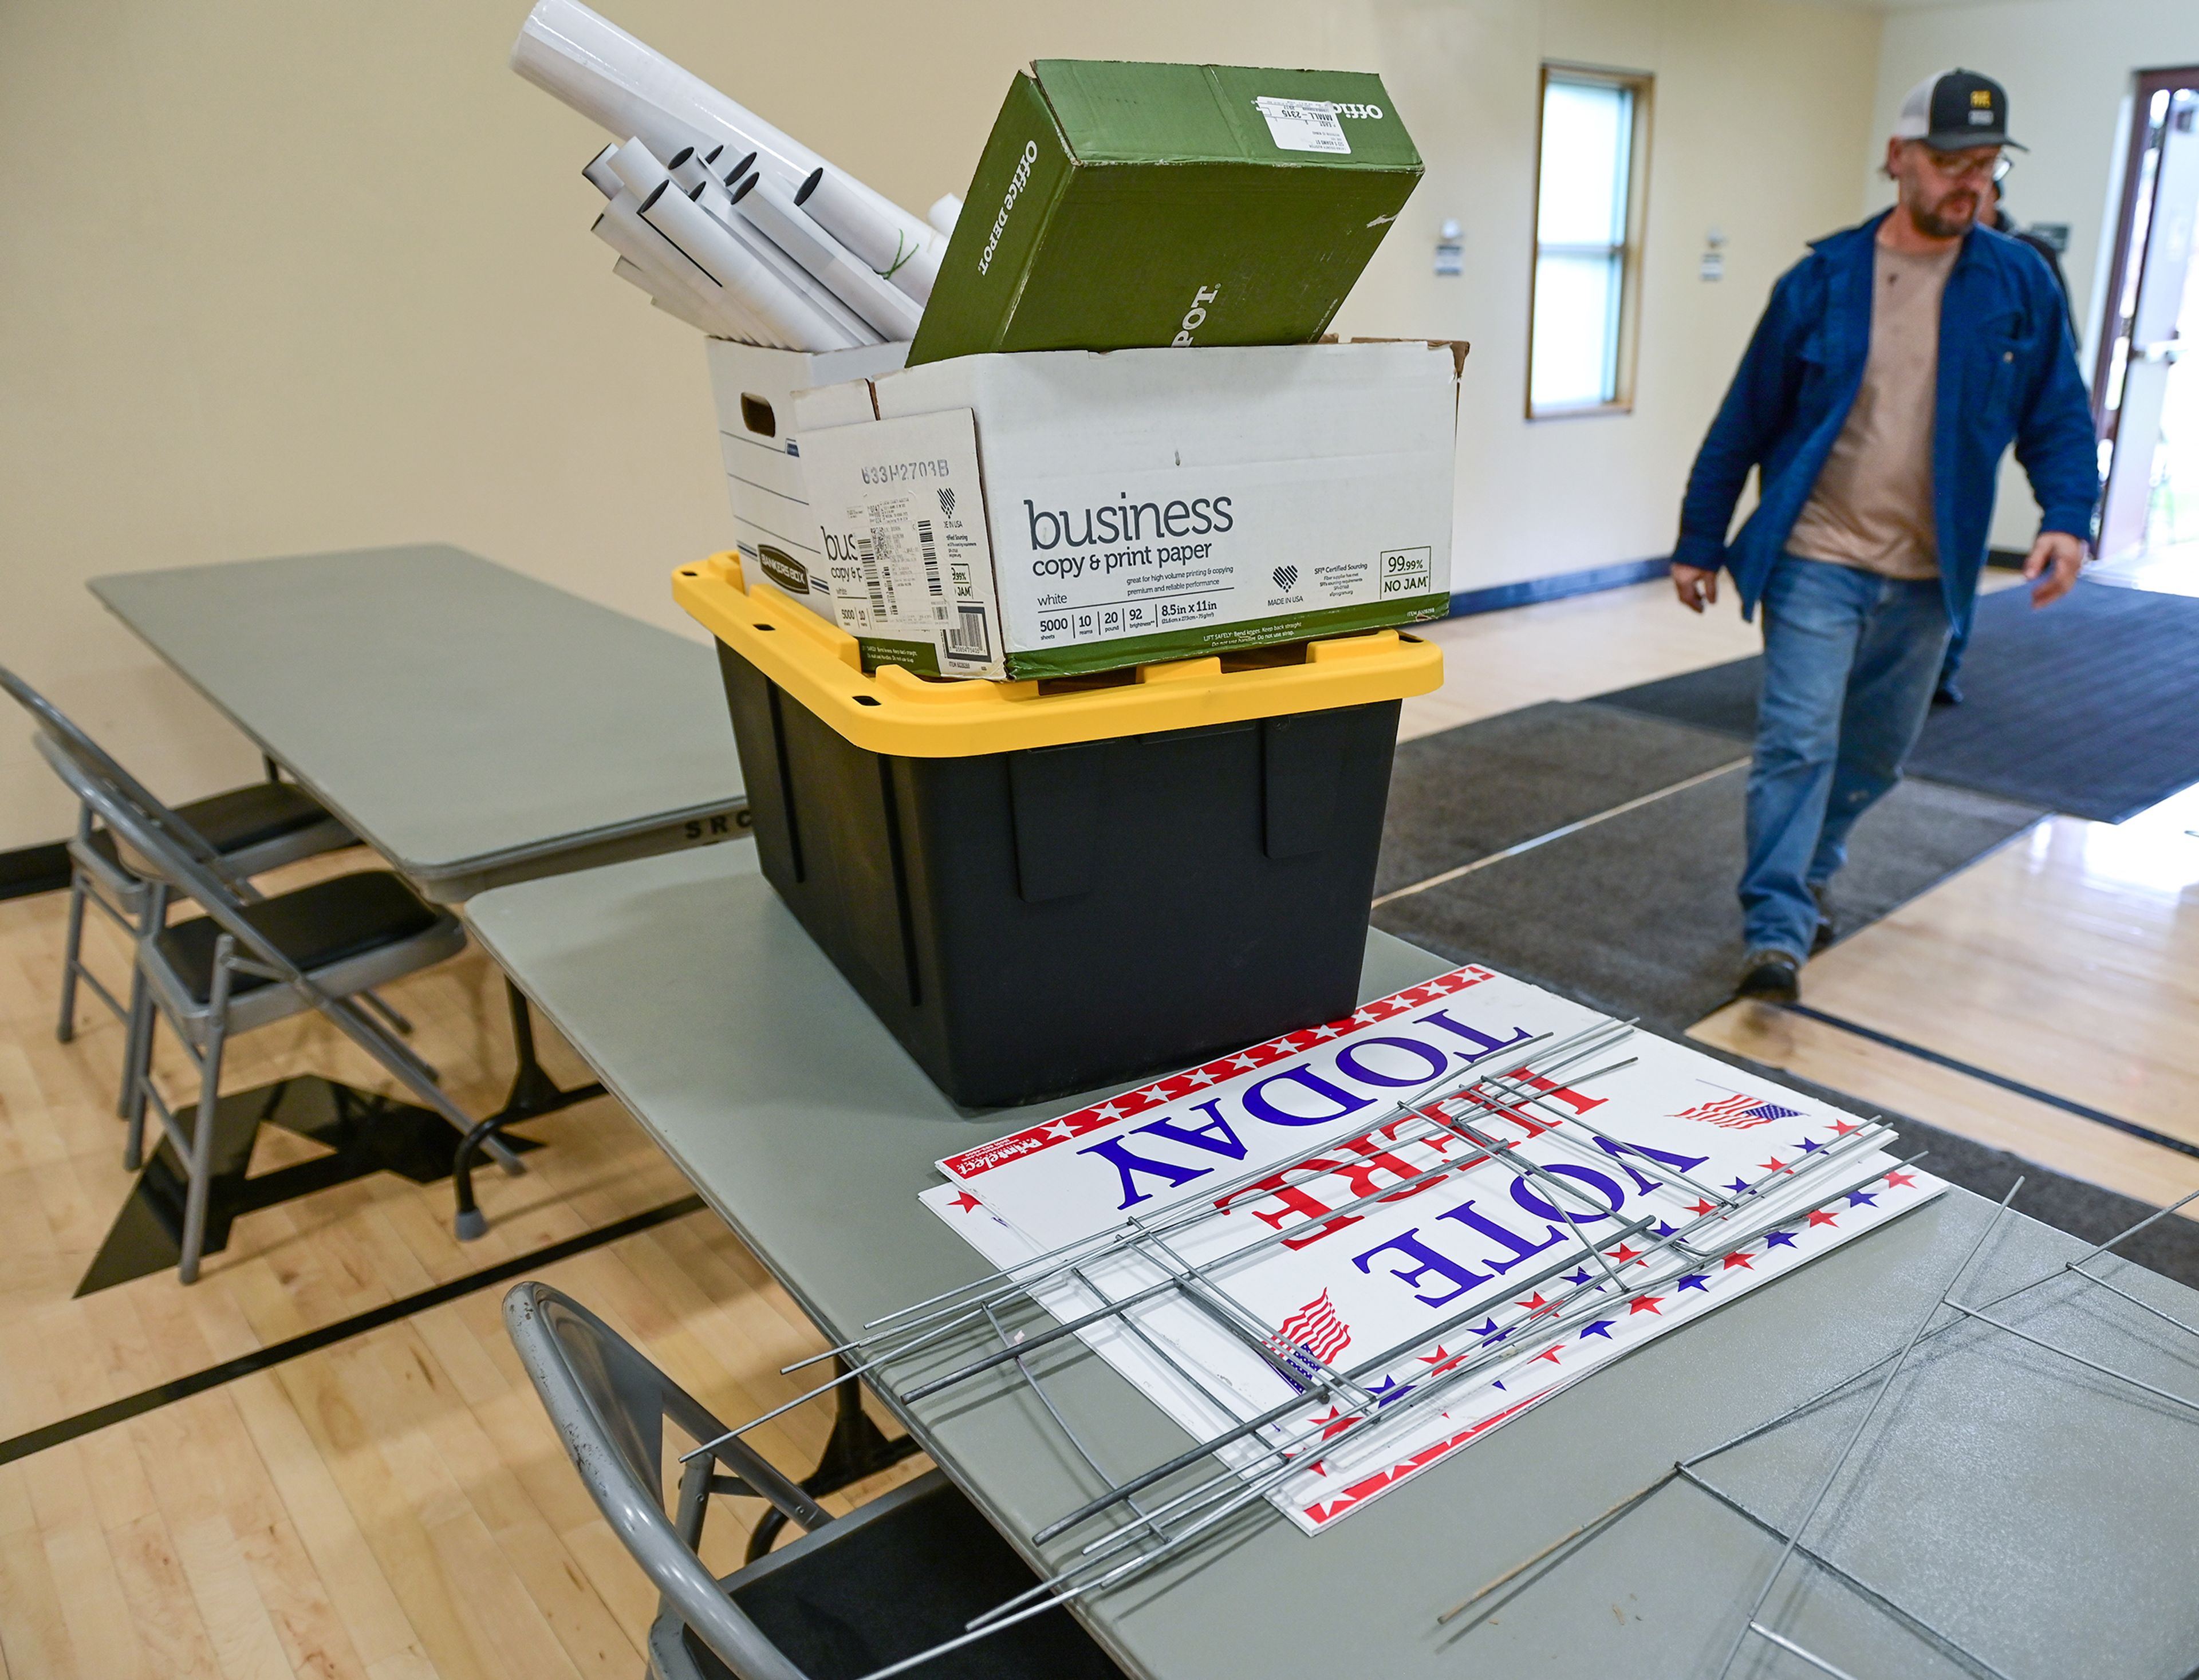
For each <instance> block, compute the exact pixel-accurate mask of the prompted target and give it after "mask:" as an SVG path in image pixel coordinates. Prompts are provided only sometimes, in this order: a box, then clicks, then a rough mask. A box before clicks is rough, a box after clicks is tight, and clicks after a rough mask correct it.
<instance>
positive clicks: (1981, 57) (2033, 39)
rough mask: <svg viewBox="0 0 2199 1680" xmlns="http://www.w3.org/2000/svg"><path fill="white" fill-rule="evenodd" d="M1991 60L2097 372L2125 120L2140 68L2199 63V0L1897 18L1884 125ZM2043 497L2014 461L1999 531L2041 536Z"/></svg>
mask: <svg viewBox="0 0 2199 1680" xmlns="http://www.w3.org/2000/svg"><path fill="white" fill-rule="evenodd" d="M1958 64H1959V65H1963V66H1965V67H1969V68H1970V69H1974V70H1979V71H1982V72H1983V73H1985V74H1986V75H1988V76H1991V77H1992V78H1993V79H1995V80H1996V81H1998V82H1999V83H2001V84H2002V85H2004V87H2006V88H2007V89H2008V102H2009V132H2011V133H2012V134H2014V135H2015V137H2017V138H2018V139H2019V140H2021V141H2022V142H2023V143H2024V144H2025V145H2027V146H2028V147H2029V148H2030V150H2029V151H2028V152H2026V153H2023V154H2021V155H2019V156H2018V157H2017V159H2016V166H2015V171H2014V172H2013V173H2012V174H2010V176H2009V180H2008V193H2009V208H2010V210H2011V211H2012V212H2013V213H2015V216H2016V217H2017V218H2018V219H2021V220H2023V221H2027V222H2067V223H2068V225H2069V241H2070V242H2069V249H2068V254H2066V255H2065V256H2064V257H2063V258H2062V270H2063V271H2064V272H2065V273H2066V274H2068V277H2069V289H2070V294H2071V296H2072V299H2073V300H2074V303H2075V305H2076V316H2077V323H2078V327H2079V331H2080V333H2082V334H2084V335H2085V345H2084V347H2083V356H2082V363H2081V365H2082V366H2083V368H2084V370H2085V379H2086V380H2087V382H2089V381H2090V380H2091V376H2092V365H2093V355H2094V352H2095V348H2096V346H2097V331H2098V322H2097V313H2098V311H2097V303H2098V293H2099V290H2100V289H2101V288H2102V287H2103V286H2104V285H2105V284H2106V283H2107V275H2106V271H2105V263H2106V259H2107V257H2108V255H2109V251H2108V246H2109V243H2110V242H2112V241H2113V239H2114V212H2115V208H2116V204H2117V201H2118V199H2119V196H2120V195H2119V192H2118V190H2117V189H2118V185H2119V183H2118V181H2117V176H2118V175H2119V173H2120V166H2121V160H2120V156H2119V155H2118V153H2119V150H2120V148H2119V146H2118V143H2117V134H2118V131H2119V125H2120V121H2121V120H2122V116H2123V107H2124V105H2125V103H2126V102H2127V100H2128V98H2129V96H2130V91H2131V87H2132V76H2133V75H2134V73H2136V72H2138V71H2139V70H2149V69H2165V68H2168V67H2173V66H2178V65H2188V64H2199V5H2195V4H2194V3H2192V0H1996V3H1992V4H1986V5H1968V6H1966V5H1949V6H1941V7H1935V8H1933V9H1928V10H1922V11H1913V12H1903V13H1899V14H1897V15H1893V16H1890V17H1888V18H1887V22H1886V32H1885V38H1884V44H1883V46H1882V48H1881V54H1880V61H1879V75H1878V100H1877V104H1878V110H1877V120H1876V123H1875V125H1874V130H1873V131H1874V133H1875V134H1876V135H1884V134H1886V133H1887V132H1888V131H1890V130H1891V129H1892V128H1893V118H1894V114H1895V113H1896V112H1897V111H1899V108H1900V106H1901V98H1902V96H1903V95H1904V94H1905V93H1906V92H1907V91H1908V90H1910V88H1911V87H1913V86H1915V85H1916V83H1918V82H1920V81H1922V79H1924V78H1925V77H1927V76H1928V75H1930V74H1931V73H1933V72H1934V71H1935V70H1945V69H1949V68H1951V67H1954V66H1956V65H1958ZM1883 147H1884V143H1883V141H1880V142H1879V143H1877V144H1876V145H1875V146H1872V147H1870V148H1869V155H1868V157H1867V159H1866V160H1865V168H1866V177H1865V188H1864V192H1865V198H1866V201H1867V202H1868V203H1869V207H1871V208H1872V209H1874V210H1875V209H1878V208H1879V207H1881V206H1883V205H1886V204H1889V203H1891V202H1892V201H1893V191H1892V189H1891V188H1890V187H1888V186H1887V184H1886V182H1885V181H1884V180H1882V179H1881V178H1879V177H1878V176H1877V174H1876V173H1875V170H1876V166H1877V164H1878V162H1879V159H1880V155H1881V152H1882V150H1883ZM2038 530H2039V505H2038V503H2037V502H2035V501H2033V499H2032V497H2031V492H2030V488H2029V487H2028V486H2027V484H2026V483H2025V482H2024V479H2023V474H2022V471H2021V469H2020V468H2018V467H2016V466H2015V463H2014V462H2013V460H2011V461H2010V462H2009V463H2008V464H2007V465H2006V467H2005V468H2004V471H2003V473H2002V478H2001V493H2000V503H1999V506H1998V509H1997V510H1996V513H1995V516H1994V520H1993V541H1994V542H1995V543H1997V544H1999V545H2002V546H2004V547H2009V548H2025V547H2028V546H2029V545H2030V543H2031V540H2032V538H2033V536H2035V535H2036V534H2038Z"/></svg>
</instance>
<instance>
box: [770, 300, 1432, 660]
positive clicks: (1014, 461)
mask: <svg viewBox="0 0 2199 1680" xmlns="http://www.w3.org/2000/svg"><path fill="white" fill-rule="evenodd" d="M1464 354H1465V347H1464V346H1463V345H1449V344H1429V343H1426V342H1422V341H1403V342H1395V341H1385V342H1379V343H1374V342H1370V343H1359V344H1305V345H1278V346H1257V347H1234V348H1211V349H1208V348H1201V349H1190V350H1179V349H1153V350H1118V351H1114V352H1111V353H1105V354H1100V353H1092V352H1088V351H1074V350H1070V351H1048V352H1035V353H1021V354H1006V355H982V356H964V357H960V358H957V359H953V360H949V361H943V362H934V363H930V364H928V365H925V366H922V367H916V368H908V369H904V370H901V371H898V372H893V373H888V374H883V375H878V376H869V377H866V378H863V379H860V380H857V381H854V382H848V383H843V384H839V385H832V386H820V387H819V388H816V389H813V390H811V391H809V392H807V393H805V394H800V395H797V396H796V399H795V413H796V425H797V428H798V429H799V430H800V432H801V435H802V452H803V460H802V466H803V476H804V480H805V481H806V483H807V485H808V498H809V500H810V502H811V504H812V512H813V514H814V536H811V537H809V538H808V539H807V540H808V544H809V549H808V551H809V552H810V553H814V554H815V555H817V556H819V557H821V560H822V563H823V565H824V567H825V574H826V578H827V581H828V583H829V586H830V589H831V604H832V610H833V614H834V615H835V617H836V618H837V621H838V623H839V624H840V626H841V627H843V629H846V630H847V631H849V633H852V634H853V635H854V636H855V638H856V639H857V640H858V642H859V643H860V645H861V648H862V653H863V659H864V662H865V665H866V667H867V668H876V667H877V666H878V665H880V664H902V665H907V666H910V667H912V668H914V669H916V670H917V671H919V672H920V673H923V674H931V675H942V676H963V677H992V678H1011V679H1014V678H1025V677H1062V676H1073V675H1077V674H1083V673H1088V672H1094V671H1102V670H1109V669H1113V668H1119V667H1122V666H1126V665H1134V664H1146V663H1152V662H1161V661H1169V660H1180V659H1189V658H1196V657H1199V656H1205V655H1210V654H1218V653H1228V652H1233V651H1239V650H1244V649H1247V648H1252V647H1259V646H1264V645H1272V644H1274V643H1279V642H1290V641H1298V640H1302V639H1306V638H1308V637H1314V636H1333V635H1342V634H1347V633H1351V632H1353V631H1359V630H1368V629H1374V628H1376V627H1381V626H1386V625H1398V624H1409V623H1414V622H1418V621H1424V620H1427V619H1433V618H1440V617H1441V616H1443V615H1444V613H1445V612H1447V611H1448V610H1449V603H1450V540H1451V486H1452V476H1453V469H1454V458H1455V439H1456V431H1457V393H1458V376H1459V371H1460V369H1461V365H1462V363H1463V359H1464ZM813 360H818V361H822V360H825V359H823V358H819V359H813ZM821 371H822V370H820V372H821ZM812 599H813V604H814V603H815V597H814V596H813V597H812Z"/></svg>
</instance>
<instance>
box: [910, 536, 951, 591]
mask: <svg viewBox="0 0 2199 1680" xmlns="http://www.w3.org/2000/svg"><path fill="white" fill-rule="evenodd" d="M916 545H917V546H918V547H919V549H921V550H923V551H924V581H925V587H926V588H928V589H929V590H930V592H931V593H932V595H933V597H934V598H937V597H939V596H942V595H944V594H945V593H946V592H947V586H946V585H945V584H944V583H943V582H942V581H941V580H940V576H939V545H937V544H936V543H935V542H933V541H932V540H931V522H930V520H929V519H919V520H918V521H917V522H916Z"/></svg>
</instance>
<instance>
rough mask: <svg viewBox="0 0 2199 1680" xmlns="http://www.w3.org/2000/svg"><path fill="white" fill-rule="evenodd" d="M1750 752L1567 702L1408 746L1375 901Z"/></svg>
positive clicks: (1402, 749) (1722, 740) (1719, 739)
mask: <svg viewBox="0 0 2199 1680" xmlns="http://www.w3.org/2000/svg"><path fill="white" fill-rule="evenodd" d="M1746 755H1747V748H1746V747H1745V746H1736V745H1735V743H1734V742H1733V741H1731V740H1730V739H1729V738H1726V737H1725V736H1723V735H1718V734H1713V733H1712V732H1709V731H1706V730H1700V729H1690V728H1684V727H1680V726H1676V725H1674V724H1672V723H1671V722H1669V721H1667V720H1660V719H1656V718H1649V717H1642V716H1637V715H1636V714H1634V713H1632V712H1623V711H1615V710H1613V709H1609V708H1607V707H1601V706H1583V705H1572V704H1568V703H1566V702H1563V701H1558V700H1551V701H1547V702H1545V703H1543V704H1541V705H1539V706H1525V707H1522V708H1521V709H1519V710H1518V711H1516V712H1506V713H1505V714H1503V715H1502V716H1500V717H1493V718H1484V719H1482V720H1480V721H1479V722H1478V723H1469V724H1465V725H1461V726H1460V727H1458V728H1456V729H1446V730H1444V732H1442V733H1441V734H1439V735H1423V736H1421V737H1420V738H1419V739H1417V740H1413V741H1401V742H1399V743H1398V744H1397V758H1396V760H1395V761H1394V767H1393V768H1392V769H1391V773H1390V813H1389V817H1388V820H1386V822H1385V824H1384V825H1383V831H1382V863H1381V867H1380V868H1379V870H1378V871H1377V872H1376V874H1375V878H1374V895H1375V896H1376V897H1377V898H1379V897H1380V896H1381V895H1383V894H1384V893H1386V892H1391V891H1394V890H1396V889H1397V888H1399V887H1402V886H1405V885H1408V884H1410V883H1412V882H1414V881H1425V880H1426V879H1427V878H1428V877H1430V876H1431V875H1438V874H1441V873H1442V872H1444V870H1446V869H1450V868H1454V867H1455V866H1457V865H1459V864H1461V863H1469V862H1471V861H1473V860H1474V859H1475V858H1479V857H1487V856H1488V855H1490V853H1492V852H1501V851H1502V850H1503V849H1505V848H1506V847H1508V846H1516V845H1518V844H1519V843H1520V842H1521V841H1523V840H1531V839H1533V838H1534V837H1536V836H1537V835H1538V834H1548V833H1549V831H1551V830H1552V829H1555V828H1562V827H1563V826H1564V825H1566V824H1567V823H1572V822H1578V821H1579V820H1581V819H1582V818H1584V817H1591V816H1594V815H1595V814H1596V813H1597V812H1599V811H1607V810H1609V809H1610V808H1612V807H1613V806H1614V805H1623V804H1624V803H1625V802H1627V801H1628V800H1630V799H1638V798H1640V797H1641V796H1642V795H1643V794H1646V793H1654V792H1655V791H1656V790H1658V789H1659V788H1666V787H1670V786H1671V785H1672V784H1673V783H1675V782H1679V781H1684V780H1686V779H1687V778H1689V776H1693V775H1695V774H1697V773H1700V772H1702V771H1705V770H1709V769H1713V768H1715V767H1717V766H1718V765H1721V764H1730V763H1731V762H1733V761H1734V760H1735V759H1736V758H1740V757H1745V756H1746Z"/></svg>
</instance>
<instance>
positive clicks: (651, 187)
mask: <svg viewBox="0 0 2199 1680" xmlns="http://www.w3.org/2000/svg"><path fill="white" fill-rule="evenodd" d="M610 171H611V173H613V174H614V175H615V176H617V177H618V178H619V179H620V181H621V183H623V184H624V185H625V186H626V189H627V191H629V192H631V193H632V194H633V195H634V196H635V197H636V198H647V197H648V196H649V195H650V194H651V193H653V192H655V191H656V190H657V188H659V187H661V186H662V185H663V184H664V183H665V182H667V181H668V180H670V179H671V178H672V177H671V172H669V171H668V170H667V169H666V168H665V166H663V165H662V164H661V163H659V162H658V161H657V160H656V153H655V152H653V151H651V150H650V147H649V143H648V142H647V141H645V140H644V139H643V138H642V137H640V136H639V135H638V134H637V135H635V136H634V137H633V138H632V139H630V140H628V141H627V142H626V143H625V144H624V145H622V146H621V147H619V148H618V149H616V150H615V151H614V152H613V153H612V154H611V155H610Z"/></svg>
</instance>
